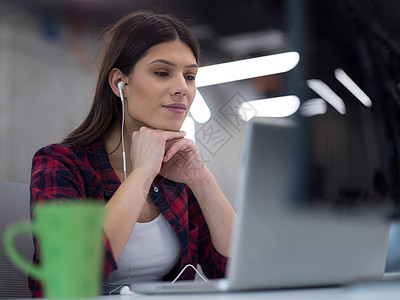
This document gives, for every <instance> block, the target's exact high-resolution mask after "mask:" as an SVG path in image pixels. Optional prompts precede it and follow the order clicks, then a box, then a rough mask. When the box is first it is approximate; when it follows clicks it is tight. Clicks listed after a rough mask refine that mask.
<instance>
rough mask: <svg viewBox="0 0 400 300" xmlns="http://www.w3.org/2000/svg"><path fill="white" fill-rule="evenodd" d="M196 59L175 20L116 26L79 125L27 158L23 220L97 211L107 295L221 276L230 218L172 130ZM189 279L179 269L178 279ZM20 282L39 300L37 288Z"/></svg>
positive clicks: (189, 95)
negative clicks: (70, 202) (37, 209)
mask: <svg viewBox="0 0 400 300" xmlns="http://www.w3.org/2000/svg"><path fill="white" fill-rule="evenodd" d="M198 58H199V49H198V43H197V41H196V39H195V38H194V37H193V35H192V34H191V33H190V31H189V30H188V29H187V28H186V27H185V25H183V24H182V23H181V22H179V21H178V20H176V19H175V18H173V17H171V16H168V15H158V14H154V13H149V12H135V13H132V14H130V15H128V16H126V17H124V18H123V19H121V20H120V21H119V22H118V23H116V24H115V25H114V26H113V27H111V28H110V29H109V30H108V32H107V34H106V36H105V45H104V52H103V58H102V59H103V60H102V64H101V65H100V73H99V77H98V81H97V87H96V91H95V95H94V101H93V105H92V108H91V110H90V112H89V114H88V116H87V118H86V119H85V120H84V122H83V123H82V124H81V125H80V126H79V127H78V128H77V129H76V130H75V131H73V132H72V133H70V134H69V136H68V137H67V138H66V139H65V140H64V141H63V142H62V143H61V144H54V145H50V146H47V147H45V148H43V149H40V150H39V151H38V152H37V153H36V154H35V156H34V158H33V163H32V176H31V212H32V215H33V214H34V206H35V205H36V204H37V203H40V202H43V201H61V200H56V199H68V198H69V199H78V200H77V201H79V199H81V201H84V199H87V198H91V199H95V200H97V201H101V202H104V203H105V207H106V217H105V222H104V232H105V237H104V241H105V242H104V243H105V245H104V246H105V253H104V257H105V260H104V268H103V280H104V284H103V286H104V291H105V292H106V293H112V292H117V291H118V290H119V289H120V288H121V287H122V286H123V285H124V284H129V283H132V282H143V281H152V280H172V279H174V278H175V277H176V276H177V275H178V273H179V272H180V271H181V270H183V268H184V267H185V266H187V265H189V264H191V265H194V266H196V265H197V264H200V265H201V266H202V270H203V272H204V273H205V275H206V276H208V277H209V278H218V277H223V276H224V274H225V269H226V265H227V262H228V258H227V257H228V256H229V244H230V236H231V230H232V223H233V219H234V215H235V214H234V211H233V209H232V207H231V206H230V204H229V202H228V201H227V200H226V198H225V197H224V195H223V193H222V192H221V190H220V189H219V187H218V185H217V183H216V181H215V179H214V177H213V175H212V174H211V173H210V171H209V170H208V169H207V167H206V166H205V165H204V163H203V161H202V160H201V157H200V154H199V151H198V149H197V148H196V145H195V144H194V143H193V142H192V141H190V140H187V139H185V138H184V136H185V133H184V132H182V131H180V130H179V129H180V127H181V125H182V123H183V121H184V119H185V117H186V115H187V113H188V111H189V109H190V106H191V104H192V102H193V99H194V96H195V91H196V87H195V76H196V73H197V70H198ZM121 98H122V99H123V101H121ZM121 123H123V125H121ZM121 127H122V128H121ZM121 129H122V130H121ZM125 149H127V155H126V156H125V153H124V150H125ZM124 156H125V157H124ZM125 166H126V167H125ZM124 169H126V171H124ZM63 201H64V200H63ZM38 262H39V257H38V252H37V245H35V255H34V263H38ZM194 275H195V272H194V270H192V269H186V270H185V271H184V272H183V273H182V275H181V276H180V278H179V279H193V278H194ZM29 283H30V288H31V290H32V295H33V296H34V297H38V296H41V285H40V283H38V282H36V281H34V280H33V279H30V281H29Z"/></svg>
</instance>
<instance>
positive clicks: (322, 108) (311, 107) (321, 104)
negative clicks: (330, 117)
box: [300, 98, 327, 117]
mask: <svg viewBox="0 0 400 300" xmlns="http://www.w3.org/2000/svg"><path fill="white" fill-rule="evenodd" d="M326 110H327V104H326V101H325V100H324V99H321V98H314V99H310V100H307V101H304V102H303V103H302V104H301V106H300V113H301V114H302V115H303V116H304V117H312V116H316V115H323V114H325V113H326Z"/></svg>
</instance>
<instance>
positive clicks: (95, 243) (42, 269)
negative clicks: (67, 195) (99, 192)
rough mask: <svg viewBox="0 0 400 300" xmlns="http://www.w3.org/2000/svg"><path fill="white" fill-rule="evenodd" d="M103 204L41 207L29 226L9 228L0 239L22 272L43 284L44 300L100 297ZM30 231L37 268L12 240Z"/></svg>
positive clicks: (49, 205) (89, 203) (14, 225)
mask: <svg viewBox="0 0 400 300" xmlns="http://www.w3.org/2000/svg"><path fill="white" fill-rule="evenodd" d="M103 217H104V205H103V204H101V203H95V202H71V203H53V204H42V205H38V206H37V207H36V208H35V218H34V220H33V222H32V223H30V222H29V221H23V222H19V223H16V224H13V225H11V226H10V227H9V228H8V229H7V231H6V233H5V236H4V245H5V249H6V252H7V254H8V255H9V256H10V258H11V259H12V260H13V261H14V263H15V264H16V265H17V266H18V267H19V268H20V269H22V270H23V271H25V272H27V273H30V275H31V276H32V277H34V278H36V279H38V280H39V281H41V282H42V283H43V285H42V286H43V293H44V296H45V297H47V298H88V297H95V296H97V295H99V294H100V290H101V273H102V272H101V267H102V236H103ZM24 232H32V234H33V235H35V236H36V237H37V241H38V242H39V251H40V259H41V265H38V266H36V265H32V263H31V262H28V261H27V260H26V259H24V258H23V257H22V256H21V255H20V254H19V253H18V251H17V250H16V248H15V246H14V238H15V237H16V236H17V235H19V234H21V233H24Z"/></svg>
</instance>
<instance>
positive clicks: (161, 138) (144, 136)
mask: <svg viewBox="0 0 400 300" xmlns="http://www.w3.org/2000/svg"><path fill="white" fill-rule="evenodd" d="M184 136H185V132H184V131H179V132H175V131H161V130H155V129H151V128H148V127H141V128H140V129H139V130H138V131H134V132H133V133H132V144H131V161H132V167H133V169H136V168H142V169H144V170H145V171H146V172H147V173H148V174H149V176H151V177H152V178H154V177H155V176H156V175H157V174H158V173H160V170H161V165H162V162H163V159H164V155H165V151H166V144H167V142H172V141H174V140H176V139H182V138H183V137H184Z"/></svg>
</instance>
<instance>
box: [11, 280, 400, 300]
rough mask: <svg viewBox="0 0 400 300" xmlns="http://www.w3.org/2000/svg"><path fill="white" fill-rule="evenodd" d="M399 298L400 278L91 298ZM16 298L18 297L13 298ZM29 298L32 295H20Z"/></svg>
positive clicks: (289, 299) (149, 299) (93, 299)
mask: <svg viewBox="0 0 400 300" xmlns="http://www.w3.org/2000/svg"><path fill="white" fill-rule="evenodd" d="M140 299H143V300H184V299H190V300H239V299H241V300H243V299H245V300H292V299H295V300H343V299H344V300H399V299H400V281H388V282H380V283H363V284H355V285H349V286H344V287H331V288H309V289H290V290H270V291H257V292H255V291H254V292H235V293H199V294H179V295H177V294H174V295H114V296H99V297H97V298H91V299H89V300H140ZM14 300H15V299H14ZM20 300H29V299H20Z"/></svg>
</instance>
